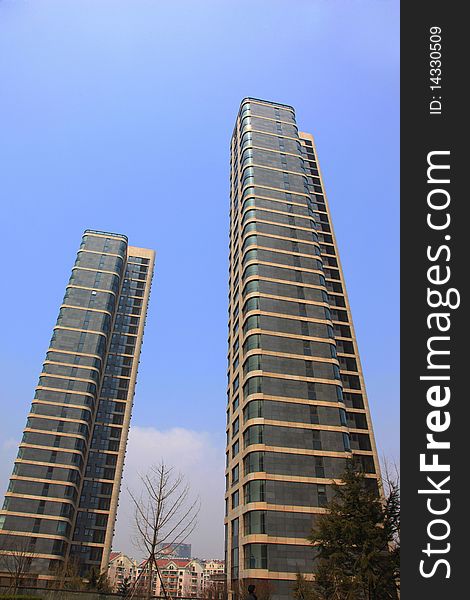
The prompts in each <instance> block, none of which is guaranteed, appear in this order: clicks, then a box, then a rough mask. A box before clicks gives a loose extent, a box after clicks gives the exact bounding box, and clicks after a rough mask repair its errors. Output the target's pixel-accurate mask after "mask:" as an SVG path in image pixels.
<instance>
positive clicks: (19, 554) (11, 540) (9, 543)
mask: <svg viewBox="0 0 470 600" xmlns="http://www.w3.org/2000/svg"><path fill="white" fill-rule="evenodd" d="M2 545H3V546H4V548H8V549H5V550H1V552H0V571H3V572H4V573H5V575H6V577H7V579H8V582H9V589H10V591H13V592H14V593H16V592H17V591H18V590H19V589H20V588H21V587H24V586H25V585H27V584H28V582H29V579H30V577H31V576H30V575H28V573H29V567H30V565H31V560H32V556H33V554H32V549H31V545H30V538H29V537H26V536H25V537H18V536H13V535H7V536H5V537H4V544H2Z"/></svg>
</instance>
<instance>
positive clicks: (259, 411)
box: [243, 400, 263, 422]
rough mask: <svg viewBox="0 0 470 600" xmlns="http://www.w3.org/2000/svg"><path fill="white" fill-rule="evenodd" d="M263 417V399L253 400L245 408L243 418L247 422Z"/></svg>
mask: <svg viewBox="0 0 470 600" xmlns="http://www.w3.org/2000/svg"><path fill="white" fill-rule="evenodd" d="M262 417H263V401H262V400H252V401H251V402H248V404H247V405H246V406H245V408H244V409H243V420H244V421H245V422H246V421H248V420H249V419H259V418H262Z"/></svg>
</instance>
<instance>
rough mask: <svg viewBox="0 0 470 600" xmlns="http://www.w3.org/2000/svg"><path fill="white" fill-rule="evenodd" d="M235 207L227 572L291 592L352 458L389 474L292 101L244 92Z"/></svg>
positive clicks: (308, 147)
mask: <svg viewBox="0 0 470 600" xmlns="http://www.w3.org/2000/svg"><path fill="white" fill-rule="evenodd" d="M230 218H231V226H230V279H229V284H230V293H229V315H230V318H229V365H228V391H227V395H228V406H227V469H226V475H227V481H228V482H229V484H228V485H227V491H226V507H227V508H226V519H225V528H226V561H227V577H228V580H229V581H228V582H229V589H230V594H231V595H232V597H237V596H238V591H239V580H241V579H243V580H250V581H251V580H253V581H254V582H256V580H268V581H269V586H270V590H271V596H272V597H273V598H274V599H275V600H280V599H281V598H282V599H284V598H288V597H291V590H292V585H293V583H294V581H295V577H296V573H297V572H301V573H306V574H307V576H311V573H312V571H313V562H312V561H313V557H314V550H313V548H312V546H311V545H310V544H309V542H308V541H307V539H306V538H307V536H308V535H309V533H310V531H311V529H312V526H313V524H314V522H315V519H316V518H317V516H318V515H319V514H321V513H322V512H324V510H325V509H324V505H325V504H326V503H327V501H328V499H329V498H331V496H332V490H331V485H332V483H333V482H334V479H337V478H339V477H340V476H341V474H342V472H343V470H344V467H345V462H346V459H347V458H352V457H354V458H355V459H356V460H357V461H358V462H359V463H360V464H361V465H362V467H363V469H364V470H365V471H366V473H367V477H368V478H369V479H371V483H372V484H373V485H375V486H376V485H377V473H378V461H377V454H376V451H375V446H374V441H373V435H372V430H371V424H370V416H369V412H368V408H367V400H366V395H365V389H364V383H363V378H362V372H361V371H360V363H359V357H358V354H357V345H356V341H355V336H354V331H353V327H352V320H351V314H350V310H349V304H348V300H347V296H346V292H345V288H344V281H343V276H342V272H341V268H340V265H339V258H338V252H337V246H336V242H335V239H334V236H333V233H332V226H331V220H330V214H329V210H328V205H327V201H326V197H325V194H324V190H323V183H322V180H321V176H320V171H319V167H318V162H317V157H316V152H315V149H314V145H313V139H312V137H311V136H310V135H309V134H302V133H299V131H298V128H297V125H296V121H295V114H294V110H293V109H292V108H291V107H288V106H285V105H282V104H275V103H271V102H266V101H263V100H256V99H251V98H247V99H245V100H244V101H243V102H242V104H241V107H240V112H239V115H238V118H237V122H236V125H235V129H234V133H233V136H232V143H231V208H230ZM240 388H241V389H240ZM234 424H236V427H234ZM234 448H236V452H234ZM234 472H236V473H237V477H236V478H234V477H231V478H230V474H231V473H232V474H233V473H234ZM234 495H235V496H236V497H237V499H239V501H237V503H236V505H234V503H233V502H232V501H231V499H233V497H234ZM308 574H310V575H308Z"/></svg>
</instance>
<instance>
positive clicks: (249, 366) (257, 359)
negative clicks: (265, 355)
mask: <svg viewBox="0 0 470 600" xmlns="http://www.w3.org/2000/svg"><path fill="white" fill-rule="evenodd" d="M261 368H262V367H261V354H255V355H254V356H249V357H248V358H247V359H246V361H245V362H244V364H243V373H244V374H245V375H246V374H247V373H249V372H250V371H259V370H261Z"/></svg>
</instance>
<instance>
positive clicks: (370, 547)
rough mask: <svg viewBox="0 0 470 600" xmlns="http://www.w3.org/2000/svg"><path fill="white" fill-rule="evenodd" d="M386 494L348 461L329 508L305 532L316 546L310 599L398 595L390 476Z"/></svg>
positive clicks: (390, 598) (372, 599) (388, 599)
mask: <svg viewBox="0 0 470 600" xmlns="http://www.w3.org/2000/svg"><path fill="white" fill-rule="evenodd" d="M386 483H387V485H386V488H387V490H386V498H385V500H383V499H381V498H380V497H379V496H378V495H377V492H376V491H374V490H373V489H371V488H370V487H368V486H367V480H366V478H365V477H364V474H363V473H361V472H359V471H357V470H356V469H355V467H354V465H353V463H352V462H351V463H350V464H348V466H347V469H346V471H345V473H344V475H343V479H342V482H341V484H339V485H335V486H334V498H333V499H332V500H331V501H330V502H329V504H328V505H327V506H326V508H327V509H328V512H327V513H326V514H324V515H321V517H320V518H319V519H318V520H317V524H316V527H315V529H314V530H313V531H312V534H311V536H310V537H309V539H310V541H311V543H312V544H314V545H315V546H316V548H317V553H316V558H315V567H316V569H315V582H314V584H313V585H312V590H311V596H309V600H310V599H311V600H396V598H397V597H398V596H397V590H398V581H399V575H400V566H399V559H400V539H399V535H400V493H399V487H398V482H393V481H391V480H390V478H388V480H387V482H386Z"/></svg>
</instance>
